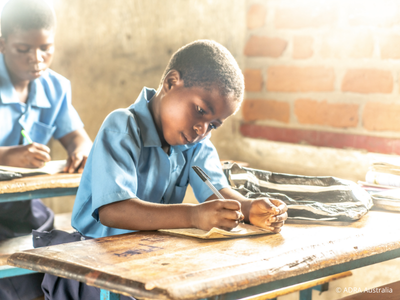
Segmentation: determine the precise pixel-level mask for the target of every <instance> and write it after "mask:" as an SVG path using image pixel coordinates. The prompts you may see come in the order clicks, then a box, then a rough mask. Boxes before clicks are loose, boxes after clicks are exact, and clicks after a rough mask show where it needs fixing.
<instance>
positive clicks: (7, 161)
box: [0, 143, 51, 168]
mask: <svg viewBox="0 0 400 300" xmlns="http://www.w3.org/2000/svg"><path fill="white" fill-rule="evenodd" d="M0 148H1V151H0V156H1V164H2V165H6V166H12V167H19V168H41V167H43V166H44V164H45V163H46V162H48V161H50V160H51V157H50V149H49V147H47V146H46V145H42V144H39V143H32V144H29V145H23V146H22V145H21V146H10V147H0Z"/></svg>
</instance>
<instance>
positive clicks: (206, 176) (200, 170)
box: [192, 166, 244, 223]
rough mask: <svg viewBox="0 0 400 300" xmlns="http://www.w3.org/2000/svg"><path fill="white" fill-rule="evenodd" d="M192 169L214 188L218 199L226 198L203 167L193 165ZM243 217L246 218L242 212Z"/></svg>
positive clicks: (213, 190) (211, 188)
mask: <svg viewBox="0 0 400 300" xmlns="http://www.w3.org/2000/svg"><path fill="white" fill-rule="evenodd" d="M192 169H193V170H194V171H195V172H196V174H197V175H198V176H199V177H200V179H201V180H203V181H204V183H205V184H207V186H208V187H209V188H210V190H212V192H213V193H214V195H215V196H217V198H218V199H225V198H224V196H222V195H221V193H220V192H219V191H218V190H217V189H216V188H215V186H214V185H213V184H212V183H211V182H210V180H209V179H211V178H210V177H209V176H208V175H207V174H206V172H204V171H203V169H202V168H200V167H198V166H193V167H192ZM241 214H242V213H241ZM243 219H244V216H243V214H242V215H241V218H240V220H243ZM242 223H243V222H242Z"/></svg>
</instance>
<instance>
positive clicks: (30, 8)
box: [1, 0, 56, 38]
mask: <svg viewBox="0 0 400 300" xmlns="http://www.w3.org/2000/svg"><path fill="white" fill-rule="evenodd" d="M55 26H56V15H55V13H54V10H53V8H52V6H51V5H50V4H49V3H48V2H47V1H45V0H9V1H8V2H7V3H6V4H5V5H4V8H3V10H2V12H1V36H2V37H3V38H7V37H8V35H9V34H10V33H12V32H13V31H14V30H16V29H20V30H30V29H53V28H54V27H55Z"/></svg>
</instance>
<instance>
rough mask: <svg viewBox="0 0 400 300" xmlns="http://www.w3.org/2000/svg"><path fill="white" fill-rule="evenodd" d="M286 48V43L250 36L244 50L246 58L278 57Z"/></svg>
mask: <svg viewBox="0 0 400 300" xmlns="http://www.w3.org/2000/svg"><path fill="white" fill-rule="evenodd" d="M286 47H287V41H285V40H283V39H281V38H273V37H267V36H254V35H253V36H251V37H250V39H249V40H248V41H247V43H246V46H245V48H244V54H245V55H247V56H265V57H279V56H281V55H282V54H283V52H284V51H285V49H286Z"/></svg>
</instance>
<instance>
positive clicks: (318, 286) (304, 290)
mask: <svg viewBox="0 0 400 300" xmlns="http://www.w3.org/2000/svg"><path fill="white" fill-rule="evenodd" d="M351 275H353V273H351V271H347V272H343V273H339V274H334V275H331V276H326V277H322V278H319V279H315V280H311V281H307V282H304V283H300V284H296V285H292V286H289V287H286V288H282V289H279V290H275V291H271V292H268V293H264V294H259V295H257V296H252V297H248V298H245V299H242V300H267V299H271V300H275V299H277V297H280V296H284V295H287V294H291V293H295V292H300V300H311V299H312V290H317V291H320V292H321V293H322V292H325V291H327V290H328V289H329V282H331V281H334V280H337V279H341V278H345V277H349V276H351ZM360 299H361V298H360ZM357 300H358V299H357Z"/></svg>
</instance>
